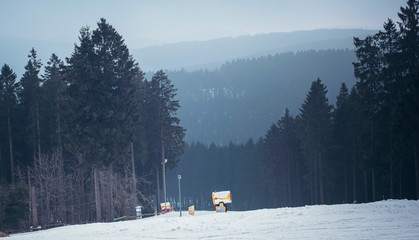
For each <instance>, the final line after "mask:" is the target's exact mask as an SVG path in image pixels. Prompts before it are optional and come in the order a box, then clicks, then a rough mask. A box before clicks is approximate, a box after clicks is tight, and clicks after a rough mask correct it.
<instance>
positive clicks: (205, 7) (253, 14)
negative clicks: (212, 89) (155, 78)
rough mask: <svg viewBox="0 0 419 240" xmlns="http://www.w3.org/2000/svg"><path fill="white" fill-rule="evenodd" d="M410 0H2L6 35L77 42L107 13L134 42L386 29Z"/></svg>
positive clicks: (1, 31)
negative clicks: (297, 32)
mask: <svg viewBox="0 0 419 240" xmlns="http://www.w3.org/2000/svg"><path fill="white" fill-rule="evenodd" d="M406 1H407V0H253V1H250V0H230V1H229V0H205V1H204V0H194V1H193V0H179V1H176V0H149V1H145V0H137V1H134V0H118V1H116V0H115V1H110V0H67V1H60V0H33V1H32V0H26V1H24V0H0V41H1V37H11V38H24V39H33V40H41V41H53V42H57V41H59V42H64V43H74V42H78V40H77V37H78V35H79V30H80V28H81V27H82V26H86V25H87V26H90V27H91V29H95V28H96V23H97V22H98V20H99V19H100V18H101V17H104V18H106V19H107V21H108V22H109V23H110V24H112V25H113V26H114V27H115V28H116V30H117V31H118V32H119V33H120V34H121V35H122V36H123V37H124V39H125V40H126V43H127V45H128V47H130V48H137V47H142V46H147V45H154V44H161V43H170V42H180V41H193V40H208V39H214V38H219V37H227V36H233V37H235V36H240V35H249V34H251V35H254V34H260V33H269V32H289V31H295V30H310V29H319V28H364V29H382V24H383V23H384V22H385V21H386V20H387V18H392V19H393V20H398V18H397V12H398V11H399V9H400V6H405V5H406Z"/></svg>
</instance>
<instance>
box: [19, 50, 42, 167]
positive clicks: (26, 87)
mask: <svg viewBox="0 0 419 240" xmlns="http://www.w3.org/2000/svg"><path fill="white" fill-rule="evenodd" d="M28 58H29V60H28V63H27V64H26V66H25V70H26V72H25V73H24V74H23V77H22V79H21V80H20V84H21V87H22V88H21V89H20V91H19V92H18V97H19V99H20V105H21V109H22V111H23V112H22V113H21V117H22V118H23V119H24V125H23V127H24V129H25V136H26V137H27V138H29V139H27V140H26V145H27V148H28V150H29V149H30V150H31V151H30V152H32V159H35V158H36V157H38V158H40V156H41V137H40V136H41V130H40V102H41V85H42V83H43V80H42V79H41V78H40V77H39V76H38V74H39V71H40V70H41V66H42V64H41V61H40V60H38V58H37V53H36V51H35V49H34V48H32V50H31V51H30V55H28ZM28 158H29V156H28ZM29 159H30V158H29Z"/></svg>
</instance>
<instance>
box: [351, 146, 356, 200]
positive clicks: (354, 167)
mask: <svg viewBox="0 0 419 240" xmlns="http://www.w3.org/2000/svg"><path fill="white" fill-rule="evenodd" d="M355 171H356V162H355V151H354V149H353V148H352V198H353V199H352V201H355V200H356V172H355Z"/></svg>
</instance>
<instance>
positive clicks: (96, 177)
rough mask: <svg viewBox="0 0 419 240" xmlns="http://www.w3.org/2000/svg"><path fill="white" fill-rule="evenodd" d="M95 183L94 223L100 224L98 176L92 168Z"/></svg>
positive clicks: (100, 209)
mask: <svg viewBox="0 0 419 240" xmlns="http://www.w3.org/2000/svg"><path fill="white" fill-rule="evenodd" d="M94 178H95V179H94V181H95V202H96V221H97V222H102V212H101V211H102V208H101V206H100V201H101V199H100V190H99V176H98V170H97V168H94Z"/></svg>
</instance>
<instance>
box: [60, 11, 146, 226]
mask: <svg viewBox="0 0 419 240" xmlns="http://www.w3.org/2000/svg"><path fill="white" fill-rule="evenodd" d="M79 39H80V45H79V46H75V49H74V53H73V55H72V57H71V58H70V59H69V66H68V72H67V75H66V77H67V81H68V84H69V87H68V89H67V99H68V105H69V111H68V113H69V115H68V116H67V118H68V123H67V135H68V139H69V141H70V143H69V145H70V148H71V149H73V151H74V152H78V153H81V154H82V155H83V159H84V163H83V164H85V165H87V166H92V167H93V168H94V176H95V178H94V179H95V199H96V214H97V215H96V216H97V221H101V219H102V215H101V212H102V207H101V203H100V201H101V198H100V195H101V193H100V192H99V179H98V178H99V174H98V171H99V170H100V169H107V170H108V172H107V186H108V188H107V190H106V192H107V194H106V196H107V199H108V201H107V202H108V203H109V204H108V207H107V211H106V214H107V218H108V220H112V219H113V217H114V216H113V215H114V214H113V209H114V208H113V201H112V199H111V198H112V181H111V180H112V179H111V177H112V174H113V173H112V171H113V170H112V167H113V166H112V165H113V164H114V163H115V164H116V163H126V162H127V161H128V159H129V151H130V143H131V142H132V141H133V137H134V132H135V122H136V121H138V117H139V112H138V109H139V104H140V102H139V101H138V99H139V98H138V97H137V95H138V94H140V92H139V89H140V85H141V82H142V80H143V73H142V72H141V70H140V69H139V67H138V65H137V64H136V63H135V61H134V60H133V59H132V57H131V56H130V55H129V51H128V48H127V47H126V45H125V44H124V40H123V39H122V37H121V36H120V35H119V34H118V33H117V32H116V30H115V29H114V28H113V27H112V26H111V25H110V24H108V23H107V22H106V20H105V19H101V20H100V22H98V28H97V29H96V30H94V31H93V33H91V32H90V30H89V29H88V28H82V29H81V31H80V37H79Z"/></svg>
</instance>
